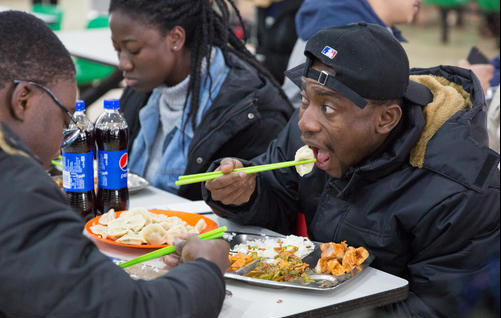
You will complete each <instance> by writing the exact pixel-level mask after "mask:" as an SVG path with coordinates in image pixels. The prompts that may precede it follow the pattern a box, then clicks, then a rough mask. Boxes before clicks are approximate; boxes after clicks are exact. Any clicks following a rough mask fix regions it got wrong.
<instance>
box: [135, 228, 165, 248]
mask: <svg viewBox="0 0 501 318" xmlns="http://www.w3.org/2000/svg"><path fill="white" fill-rule="evenodd" d="M166 234H167V232H166V231H165V230H164V228H163V227H162V226H161V225H159V224H149V225H147V226H145V227H144V229H143V230H142V231H141V233H140V235H141V236H142V238H143V239H144V240H145V241H146V242H147V243H148V244H151V245H159V244H163V243H164V242H165V241H166Z"/></svg>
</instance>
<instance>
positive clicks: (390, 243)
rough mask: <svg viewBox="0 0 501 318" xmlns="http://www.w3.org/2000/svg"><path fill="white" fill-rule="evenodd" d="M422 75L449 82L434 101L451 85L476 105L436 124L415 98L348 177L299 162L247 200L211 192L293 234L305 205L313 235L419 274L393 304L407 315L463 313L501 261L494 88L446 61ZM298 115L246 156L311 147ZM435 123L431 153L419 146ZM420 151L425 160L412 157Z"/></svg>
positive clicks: (238, 217) (283, 157) (281, 157)
mask: <svg viewBox="0 0 501 318" xmlns="http://www.w3.org/2000/svg"><path fill="white" fill-rule="evenodd" d="M414 74H420V75H423V74H432V75H436V76H437V77H434V79H438V80H439V81H441V83H442V86H440V85H438V87H439V89H438V91H435V92H434V103H435V102H438V104H439V105H440V102H439V101H440V97H438V95H439V94H442V93H440V91H441V90H444V92H445V91H450V89H451V88H453V89H454V90H453V91H454V92H456V94H454V95H455V97H459V99H460V100H461V99H464V100H468V99H471V102H472V103H473V108H471V109H464V110H460V111H458V112H457V113H455V114H452V115H450V116H446V118H442V121H445V122H444V123H442V121H440V120H438V122H437V123H435V122H434V120H435V119H429V120H428V121H426V120H425V117H424V115H423V110H422V108H421V107H420V106H418V105H406V106H405V110H404V116H403V119H402V120H401V122H400V124H399V125H398V126H397V128H396V129H395V131H394V132H393V133H392V134H391V135H390V136H389V138H388V139H387V141H386V142H385V144H384V145H383V146H382V147H381V149H379V151H377V153H375V154H374V155H372V156H371V157H370V158H367V159H366V160H365V161H364V162H362V163H361V164H360V165H358V166H357V167H353V168H352V169H351V170H350V171H348V172H347V173H346V174H345V175H344V177H343V178H340V179H335V178H332V177H329V176H328V175H327V174H326V173H325V172H323V171H321V170H319V169H317V168H316V167H315V168H314V170H313V172H312V173H310V174H308V175H306V176H305V177H303V178H301V177H299V176H298V174H297V173H296V172H295V169H294V168H288V169H281V170H274V171H269V172H264V173H260V174H259V175H258V177H257V187H256V191H255V193H254V195H253V197H252V198H251V201H250V202H249V203H248V204H246V205H244V206H241V207H230V206H223V205H221V204H219V203H216V202H214V201H212V200H211V197H210V193H208V192H207V191H206V190H204V198H205V200H206V201H207V202H208V203H209V204H210V205H211V206H212V207H213V208H214V209H215V210H217V211H219V212H220V213H222V214H223V215H224V216H225V217H227V218H229V219H231V220H234V221H237V222H240V223H243V224H248V225H260V226H264V227H267V228H270V229H273V230H276V231H279V232H281V233H284V234H285V233H291V232H292V233H293V229H294V225H295V222H296V215H297V213H298V212H302V213H304V214H305V217H306V222H307V225H308V233H309V235H310V237H311V238H312V239H313V240H316V241H321V242H332V241H333V242H341V241H344V240H346V241H347V243H348V244H350V245H354V246H365V247H366V248H368V250H369V251H370V252H371V253H372V254H373V255H374V256H375V260H374V262H373V264H372V266H373V267H375V268H377V269H380V270H383V271H386V272H389V273H392V274H394V275H398V276H400V277H403V278H405V279H407V280H408V281H409V287H410V292H409V298H408V299H407V301H405V302H401V303H398V304H395V305H393V306H391V308H390V310H391V311H393V312H394V313H396V314H397V316H402V317H407V316H416V317H427V318H430V317H461V314H464V312H461V306H462V305H464V304H463V299H462V298H461V293H462V292H463V291H465V290H468V285H469V284H471V282H472V279H473V277H474V276H476V275H478V274H482V273H484V274H485V273H486V272H487V270H486V268H487V264H488V262H489V261H490V260H494V261H495V260H496V259H497V261H499V239H500V236H499V215H500V206H499V204H500V203H499V200H500V189H499V177H500V176H499V170H498V169H497V165H498V162H499V155H498V154H497V153H495V152H493V151H492V150H490V149H488V142H487V132H486V127H485V120H486V106H485V102H484V96H483V93H482V89H481V88H480V84H479V82H478V80H477V79H476V78H474V77H472V76H473V75H472V73H471V72H470V71H466V70H463V69H458V68H454V67H437V68H432V69H428V70H424V69H420V70H414ZM428 79H430V77H428ZM449 81H450V82H449ZM435 84H436V83H435ZM456 84H457V85H456ZM425 85H427V84H426V83H425ZM461 87H462V88H463V89H464V91H463V90H462V89H461ZM432 91H433V90H432ZM465 91H466V92H465ZM458 93H459V95H458ZM468 94H469V95H468ZM441 96H442V97H445V98H444V101H446V103H448V104H445V103H444V104H441V105H440V111H438V112H437V114H440V112H441V111H445V112H446V111H447V110H448V109H447V108H448V107H453V106H455V105H453V104H452V103H451V102H450V101H452V100H453V99H451V98H448V96H447V95H441ZM464 100H463V101H464ZM430 105H431V104H429V105H428V106H426V107H430ZM438 117H440V116H438ZM447 118H448V119H447ZM297 121H298V117H297V113H296V115H295V116H293V118H292V119H291V121H290V122H289V124H288V126H287V128H286V129H285V130H284V131H283V132H282V133H281V134H280V135H279V137H278V138H277V140H275V141H274V142H273V143H271V144H270V147H269V148H268V150H267V152H266V153H264V154H263V155H262V156H260V157H258V158H256V159H255V160H253V161H252V162H246V165H254V164H261V163H270V162H281V161H287V160H292V158H294V154H295V152H296V150H297V149H299V148H300V147H301V146H303V144H302V142H301V140H300V135H301V134H300V131H299V129H298V125H297ZM425 124H426V127H425ZM433 129H438V131H437V132H436V133H435V134H434V135H433V137H432V138H431V139H430V140H429V141H428V142H427V143H426V148H425V149H426V150H425V152H421V153H419V152H418V151H416V149H414V147H415V146H416V145H417V144H418V143H417V142H418V140H420V138H421V136H425V135H427V133H428V132H429V131H431V130H433ZM421 140H422V139H421ZM413 149H414V150H413ZM419 156H421V159H424V163H423V164H422V168H419V167H416V166H415V165H411V164H410V161H415V160H416V159H417V158H418V157H419ZM418 161H419V160H418ZM216 164H217V163H216ZM497 273H498V274H497V277H498V279H499V268H498V269H497Z"/></svg>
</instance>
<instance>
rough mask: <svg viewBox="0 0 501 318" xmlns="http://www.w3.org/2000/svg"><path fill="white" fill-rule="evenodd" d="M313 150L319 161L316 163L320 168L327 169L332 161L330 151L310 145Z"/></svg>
mask: <svg viewBox="0 0 501 318" xmlns="http://www.w3.org/2000/svg"><path fill="white" fill-rule="evenodd" d="M310 148H311V150H313V154H314V155H315V159H317V162H316V163H315V164H316V166H317V167H318V168H319V169H322V170H327V168H328V167H329V162H330V159H331V157H330V153H329V152H328V151H326V150H323V149H320V148H317V147H314V146H310Z"/></svg>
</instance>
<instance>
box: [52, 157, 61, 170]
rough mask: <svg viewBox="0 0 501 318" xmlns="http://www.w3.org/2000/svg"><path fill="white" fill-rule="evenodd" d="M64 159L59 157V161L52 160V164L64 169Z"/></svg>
mask: <svg viewBox="0 0 501 318" xmlns="http://www.w3.org/2000/svg"><path fill="white" fill-rule="evenodd" d="M62 159H63V156H61V155H59V157H57V160H52V164H53V165H54V166H58V167H59V168H62V167H63V163H62V161H61V160H62Z"/></svg>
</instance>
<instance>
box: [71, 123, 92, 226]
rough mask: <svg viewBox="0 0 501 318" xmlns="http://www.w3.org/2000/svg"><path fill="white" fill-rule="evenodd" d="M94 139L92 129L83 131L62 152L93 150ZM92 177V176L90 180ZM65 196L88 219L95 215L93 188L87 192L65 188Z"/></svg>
mask: <svg viewBox="0 0 501 318" xmlns="http://www.w3.org/2000/svg"><path fill="white" fill-rule="evenodd" d="M94 142H95V139H94V132H93V131H83V132H81V133H80V136H79V137H78V138H77V140H75V141H74V142H73V143H72V144H71V145H69V146H67V147H65V148H64V149H63V153H87V152H90V151H93V152H95V143H94ZM93 179H94V177H93V176H92V180H93ZM64 192H65V193H66V197H67V198H68V200H69V201H70V205H71V206H72V207H73V208H74V209H75V210H77V211H78V212H79V213H80V215H81V216H82V217H83V218H84V219H86V220H88V219H90V218H93V217H94V216H96V206H95V202H96V195H95V193H94V189H92V190H90V191H87V192H72V191H68V190H66V189H65V191H64Z"/></svg>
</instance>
